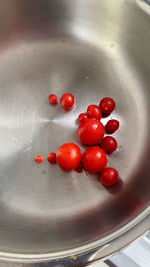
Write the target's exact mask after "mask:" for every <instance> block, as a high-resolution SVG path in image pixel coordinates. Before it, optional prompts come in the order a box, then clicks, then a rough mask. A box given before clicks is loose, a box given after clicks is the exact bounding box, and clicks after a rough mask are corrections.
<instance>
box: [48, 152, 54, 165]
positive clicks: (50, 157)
mask: <svg viewBox="0 0 150 267" xmlns="http://www.w3.org/2000/svg"><path fill="white" fill-rule="evenodd" d="M47 160H48V161H49V163H51V164H55V163H56V153H54V152H51V153H49V154H48V156H47Z"/></svg>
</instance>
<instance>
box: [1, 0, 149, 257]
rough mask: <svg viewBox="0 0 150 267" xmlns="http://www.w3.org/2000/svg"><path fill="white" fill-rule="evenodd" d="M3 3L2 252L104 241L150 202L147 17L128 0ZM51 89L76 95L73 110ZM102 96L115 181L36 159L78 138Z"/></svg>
mask: <svg viewBox="0 0 150 267" xmlns="http://www.w3.org/2000/svg"><path fill="white" fill-rule="evenodd" d="M0 4H1V8H0V33H1V34H0V251H1V253H0V257H2V256H3V257H5V255H6V256H7V253H10V254H9V255H10V258H11V256H12V257H13V253H14V255H18V256H14V258H15V257H19V255H22V254H24V255H32V254H33V255H34V257H35V258H36V255H43V254H46V253H48V254H49V257H51V256H52V257H54V258H56V255H57V257H59V256H60V255H68V253H69V251H72V252H74V251H77V252H78V253H79V252H80V247H83V246H84V249H83V250H84V251H86V249H90V247H96V246H97V245H100V244H104V243H105V242H106V241H107V243H108V242H109V241H110V240H111V239H114V238H115V237H116V235H115V233H116V231H117V230H119V229H122V228H120V227H122V226H123V225H125V226H124V227H125V228H124V229H125V231H127V230H128V229H129V227H131V226H132V221H133V219H134V222H135V223H134V224H136V222H139V220H140V219H142V218H143V217H144V216H143V215H141V214H143V213H142V212H143V211H144V210H145V209H146V208H147V207H148V205H149V201H150V193H149V188H150V175H149V173H150V164H149V158H150V134H149V132H150V116H149V114H150V31H149V29H150V17H149V15H148V14H147V13H146V12H145V11H144V10H143V9H141V8H140V7H139V6H138V5H137V4H136V2H133V1H124V0H119V1H118V0H112V1H109V0H105V1H98V0H76V1H72V0H61V1H60V0H45V1H42V0H26V1H24V0H5V1H2V0H0ZM50 92H53V93H56V94H57V95H58V96H59V97H60V96H61V95H62V94H63V93H65V92H71V93H73V94H74V95H75V97H76V100H77V101H76V106H75V108H74V109H73V110H71V111H69V112H64V111H63V110H62V109H61V107H60V106H59V105H57V106H56V107H53V106H50V105H49V103H48V100H47V97H48V95H49V93H50ZM104 96H110V97H113V98H114V99H115V101H116V103H117V108H116V110H115V112H114V113H113V114H112V115H111V116H110V117H111V118H118V119H119V121H120V129H119V131H118V132H116V133H115V134H114V136H115V137H116V138H117V140H118V143H119V148H118V151H116V152H115V153H113V154H112V155H111V156H110V158H109V165H110V166H113V167H115V168H117V169H118V171H119V173H120V178H121V180H120V182H119V184H118V185H117V186H116V187H114V188H110V189H106V188H104V187H103V186H102V185H101V184H100V183H99V181H98V179H97V178H98V177H96V176H95V175H90V174H89V175H86V174H85V173H83V174H80V175H79V174H77V173H75V172H69V173H65V172H63V171H62V170H60V169H59V168H58V167H57V166H51V165H50V164H48V162H46V160H45V161H44V163H43V164H41V165H37V164H35V162H34V157H35V155H36V154H42V155H43V156H44V157H45V158H46V156H47V154H48V153H49V152H50V151H56V149H57V148H58V147H59V145H60V144H62V143H64V142H68V141H70V142H76V144H78V145H80V142H79V140H78V139H77V134H76V130H77V124H76V121H75V120H76V118H77V116H78V114H79V113H80V112H83V111H85V110H86V108H87V106H88V105H89V104H91V103H98V102H99V100H100V98H102V97H104ZM110 117H109V118H110ZM109 118H105V119H103V123H104V124H105V123H106V122H107V120H108V119H109ZM83 150H84V148H83ZM145 214H146V213H145ZM138 215H139V216H138ZM140 216H141V217H140ZM136 218H137V219H136ZM143 231H144V230H143ZM54 255H55V256H54ZM20 257H21V256H20ZM24 257H25V256H24ZM41 257H42V256H41ZM31 258H32V257H31Z"/></svg>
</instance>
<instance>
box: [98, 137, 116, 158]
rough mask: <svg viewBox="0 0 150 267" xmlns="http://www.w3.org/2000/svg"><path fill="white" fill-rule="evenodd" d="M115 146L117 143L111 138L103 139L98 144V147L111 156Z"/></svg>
mask: <svg viewBox="0 0 150 267" xmlns="http://www.w3.org/2000/svg"><path fill="white" fill-rule="evenodd" d="M117 146H118V144H117V141H116V139H115V138H114V137H112V136H106V137H104V138H103V139H102V141H101V144H100V147H101V148H103V149H104V150H105V152H106V153H107V154H111V153H112V152H113V151H115V150H116V149H117Z"/></svg>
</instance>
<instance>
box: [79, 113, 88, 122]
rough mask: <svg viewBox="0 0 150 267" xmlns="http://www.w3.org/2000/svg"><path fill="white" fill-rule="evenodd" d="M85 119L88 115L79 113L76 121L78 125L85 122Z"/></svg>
mask: <svg viewBox="0 0 150 267" xmlns="http://www.w3.org/2000/svg"><path fill="white" fill-rule="evenodd" d="M87 119H88V115H87V114H86V113H81V114H79V116H78V120H79V122H80V123H81V122H83V121H86V120H87Z"/></svg>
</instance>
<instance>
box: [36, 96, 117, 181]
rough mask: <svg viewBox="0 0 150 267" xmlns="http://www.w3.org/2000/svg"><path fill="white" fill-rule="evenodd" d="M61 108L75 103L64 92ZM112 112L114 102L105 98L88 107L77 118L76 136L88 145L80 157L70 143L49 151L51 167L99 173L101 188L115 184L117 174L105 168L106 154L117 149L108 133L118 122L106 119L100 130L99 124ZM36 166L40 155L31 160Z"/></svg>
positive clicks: (50, 98) (54, 101) (66, 107)
mask: <svg viewBox="0 0 150 267" xmlns="http://www.w3.org/2000/svg"><path fill="white" fill-rule="evenodd" d="M49 102H50V104H57V96H56V95H54V94H52V95H50V96H49ZM60 104H61V105H62V107H63V108H64V109H71V108H72V107H73V106H74V104H75V98H74V96H73V95H72V94H69V93H66V94H64V95H63V96H62V97H61V99H60ZM114 109H115V102H114V100H113V99H112V98H109V97H105V98H103V99H102V100H101V101H100V104H99V106H97V105H89V106H88V108H87V113H81V114H80V115H79V116H78V121H79V127H78V131H77V133H78V137H79V139H80V141H81V142H82V143H83V144H84V145H88V146H90V147H89V148H88V149H87V150H86V151H85V152H84V153H83V154H82V153H81V150H80V148H79V147H78V146H77V145H76V144H74V143H66V144H63V145H62V146H60V147H59V149H58V150H57V152H56V153H54V152H51V153H49V154H48V156H47V160H48V161H49V162H50V163H51V164H55V163H56V162H57V164H58V165H59V167H60V168H61V169H63V170H65V171H71V170H76V171H77V172H78V173H80V172H82V171H83V169H85V170H86V171H88V172H91V173H99V174H100V180H101V182H102V183H103V184H104V185H113V184H115V183H117V181H118V178H119V174H118V172H117V170H115V169H114V168H110V167H106V165H107V162H108V154H110V153H112V152H113V151H115V150H116V149H117V141H116V139H115V138H114V137H112V136H110V135H109V136H105V137H104V135H105V130H106V131H107V133H109V134H112V133H114V132H115V131H116V130H117V129H118V128H119V121H117V120H109V121H108V122H107V124H106V126H105V127H104V125H103V124H102V122H101V121H100V120H101V118H102V116H103V115H109V114H110V113H111V112H112V111H113V110H114ZM35 161H36V162H37V163H41V162H42V161H43V159H42V157H41V156H40V155H38V156H36V157H35Z"/></svg>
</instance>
